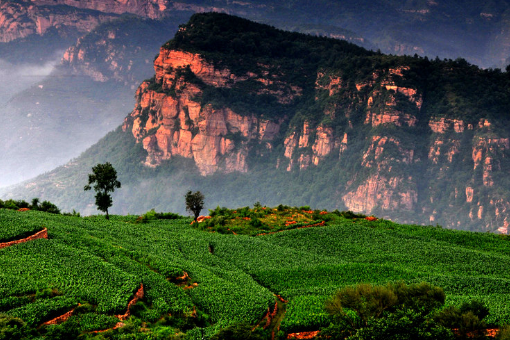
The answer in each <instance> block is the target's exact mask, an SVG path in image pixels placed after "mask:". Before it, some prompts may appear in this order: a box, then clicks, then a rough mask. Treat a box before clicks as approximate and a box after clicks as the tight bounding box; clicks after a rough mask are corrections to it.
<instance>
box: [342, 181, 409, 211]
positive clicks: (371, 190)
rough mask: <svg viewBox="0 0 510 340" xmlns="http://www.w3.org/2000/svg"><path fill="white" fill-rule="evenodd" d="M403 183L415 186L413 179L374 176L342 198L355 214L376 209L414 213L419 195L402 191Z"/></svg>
mask: <svg viewBox="0 0 510 340" xmlns="http://www.w3.org/2000/svg"><path fill="white" fill-rule="evenodd" d="M403 182H410V183H411V184H414V183H412V179H407V180H405V179H404V178H402V177H389V178H388V177H385V176H381V175H378V174H377V175H373V176H371V177H369V178H368V179H367V180H365V181H364V182H363V183H362V184H361V185H359V186H358V187H357V188H356V190H355V191H349V192H347V194H345V195H344V196H343V197H342V198H343V201H344V203H345V205H346V206H347V208H348V209H349V210H352V211H355V212H364V211H372V209H374V208H376V207H378V208H381V209H383V210H396V209H399V210H407V211H412V210H413V209H414V208H415V206H416V202H417V199H418V194H417V192H416V190H414V189H407V190H402V189H401V186H402V184H403Z"/></svg>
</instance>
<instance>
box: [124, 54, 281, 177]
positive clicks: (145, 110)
mask: <svg viewBox="0 0 510 340" xmlns="http://www.w3.org/2000/svg"><path fill="white" fill-rule="evenodd" d="M154 68H155V71H156V76H155V83H154V84H152V86H154V85H156V86H157V87H159V88H160V90H154V89H151V88H150V86H151V84H149V82H144V83H143V84H142V85H141V86H140V87H139V89H138V91H137V105H136V107H135V110H134V111H133V112H132V113H131V114H130V116H128V117H127V118H126V120H125V122H124V125H123V128H124V130H125V131H126V130H128V129H130V130H131V132H132V133H133V136H134V137H135V138H136V139H137V141H139V142H142V143H143V147H144V149H145V150H146V151H147V154H148V155H147V158H146V160H145V165H147V166H150V167H156V166H158V165H160V164H161V162H162V161H164V160H168V159H170V158H172V157H173V156H181V157H185V158H191V159H193V160H194V161H195V164H196V165H197V167H198V169H199V171H200V173H201V174H202V175H210V174H212V173H214V172H216V171H223V172H227V173H228V172H233V171H239V172H246V171H248V166H247V162H246V160H247V155H248V152H249V144H250V143H253V142H256V143H260V144H261V145H263V146H264V147H265V148H267V149H268V150H270V149H271V144H270V143H268V142H270V141H272V140H273V139H274V138H275V136H276V135H278V133H279V129H280V124H281V121H280V122H279V121H272V120H268V119H261V118H259V117H256V116H255V115H240V114H238V113H236V112H234V111H233V110H232V109H230V108H228V107H222V108H213V107H212V106H211V105H203V104H202V103H201V102H200V99H199V97H200V95H201V89H200V87H199V86H197V85H193V84H190V83H187V82H185V81H184V79H183V78H182V77H181V78H179V72H180V71H182V70H188V72H192V73H193V74H194V76H196V77H198V78H199V79H200V80H201V81H202V82H204V83H205V84H208V85H212V86H216V87H228V86H231V85H232V84H234V83H235V82H237V81H242V80H243V79H244V80H246V79H248V77H249V76H246V77H245V78H241V77H236V76H235V75H233V74H232V73H231V72H230V71H229V70H228V69H216V68H215V67H214V66H213V65H212V64H209V63H207V62H206V61H205V60H204V59H203V58H202V57H200V56H199V55H196V54H192V53H187V52H180V51H168V50H165V49H162V50H161V52H160V54H159V56H158V58H157V59H156V60H155V62H154ZM168 90H173V91H175V93H178V95H177V94H175V95H170V94H168V93H165V91H168Z"/></svg>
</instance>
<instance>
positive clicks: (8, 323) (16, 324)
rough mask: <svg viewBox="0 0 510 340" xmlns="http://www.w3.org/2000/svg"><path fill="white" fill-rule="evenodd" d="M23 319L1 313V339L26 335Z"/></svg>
mask: <svg viewBox="0 0 510 340" xmlns="http://www.w3.org/2000/svg"><path fill="white" fill-rule="evenodd" d="M26 335H27V334H26V328H25V323H24V322H23V320H21V319H18V318H15V317H12V316H8V315H5V314H0V340H4V339H5V340H17V339H22V338H24V337H25V336H26Z"/></svg>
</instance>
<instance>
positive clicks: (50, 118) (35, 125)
mask: <svg viewBox="0 0 510 340" xmlns="http://www.w3.org/2000/svg"><path fill="white" fill-rule="evenodd" d="M182 19H183V18H180V20H182ZM177 22H179V21H177V19H176V18H174V17H169V18H166V19H164V20H157V21H156V20H152V19H145V18H139V17H134V16H122V17H120V18H118V19H117V20H115V21H112V22H106V23H104V24H101V25H99V26H98V27H96V28H95V29H93V30H92V31H91V32H89V33H87V34H85V35H84V36H82V37H81V38H79V39H78V40H77V41H75V43H74V44H73V45H72V46H70V47H69V46H68V47H67V50H62V51H61V55H63V58H61V60H60V62H58V61H54V62H53V63H52V64H51V65H52V66H51V68H49V67H47V68H48V69H49V70H48V71H47V72H46V73H45V74H42V75H41V77H33V76H32V75H33V74H34V73H43V72H42V71H38V67H37V66H32V67H30V66H29V65H27V64H23V65H18V64H13V66H12V67H13V68H15V69H20V70H24V69H28V70H30V72H29V73H27V72H26V71H24V73H21V74H20V72H16V71H13V72H12V75H11V77H10V79H9V80H12V83H14V84H19V83H22V82H23V81H26V82H27V84H26V88H19V89H18V90H17V91H10V89H9V88H6V89H5V92H4V93H7V94H8V95H7V96H5V97H4V98H2V99H3V101H5V104H4V105H3V106H2V107H1V108H0V117H2V120H3V122H4V124H3V125H2V126H1V127H0V136H1V137H0V140H1V141H2V143H1V144H0V157H1V158H2V159H3V160H4V161H3V162H2V164H0V170H1V171H2V173H3V174H4V176H3V178H2V179H0V185H2V186H5V185H8V184H13V183H16V182H19V181H22V180H26V179H28V178H31V177H34V176H36V175H38V174H40V173H43V172H45V171H49V170H51V169H53V168H55V167H56V166H58V165H61V164H64V163H65V162H67V161H69V159H71V158H73V157H75V156H76V155H78V154H80V153H81V152H83V151H84V150H85V149H86V148H87V147H89V146H90V145H92V144H93V143H95V142H97V140H99V139H100V138H101V137H103V136H104V135H105V134H106V133H107V132H108V131H111V130H112V129H114V128H115V127H116V126H118V125H119V124H120V123H121V122H122V119H123V118H124V117H125V115H126V113H127V112H129V110H130V109H131V108H132V105H133V103H134V99H133V92H134V90H135V89H136V87H137V86H138V85H139V84H140V82H141V81H143V79H145V78H147V77H149V76H150V75H151V73H152V72H153V70H152V61H153V57H154V54H155V53H157V51H158V50H159V47H160V46H161V44H163V43H164V42H165V41H166V40H167V39H168V36H171V35H173V34H174V33H175V32H176V30H177V28H178V27H177ZM145 36H151V37H152V38H151V39H146V38H144V37H145ZM59 59H60V58H59ZM41 68H42V66H41ZM9 87H12V85H9ZM4 93H2V94H4Z"/></svg>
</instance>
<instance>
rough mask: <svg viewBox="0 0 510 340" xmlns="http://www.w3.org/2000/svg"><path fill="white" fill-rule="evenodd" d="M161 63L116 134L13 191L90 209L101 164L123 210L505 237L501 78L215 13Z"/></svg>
mask: <svg viewBox="0 0 510 340" xmlns="http://www.w3.org/2000/svg"><path fill="white" fill-rule="evenodd" d="M154 67H155V73H156V74H155V77H154V78H152V79H149V80H147V81H145V82H144V83H142V85H141V86H140V87H139V89H138V90H137V94H136V101H137V103H136V104H135V109H134V110H133V111H132V113H131V114H130V115H129V116H128V117H127V118H126V119H125V121H124V124H123V127H122V131H120V130H116V131H115V132H113V133H112V134H110V135H109V136H108V137H107V138H106V139H104V140H103V141H102V142H101V143H100V144H99V145H96V146H95V147H93V148H92V149H90V150H89V151H87V152H86V153H85V154H84V155H82V156H81V157H80V158H78V159H77V160H76V161H74V162H73V163H72V165H70V166H69V167H67V168H64V169H59V170H56V171H54V172H52V173H51V174H49V175H47V176H43V177H41V178H39V179H36V180H35V181H33V183H32V184H30V185H28V186H27V189H21V188H20V187H16V188H14V189H11V190H9V191H10V192H11V194H13V195H16V196H20V195H22V196H23V197H27V196H32V197H35V196H41V198H44V199H49V200H51V201H53V202H55V203H57V204H58V205H62V206H63V207H64V208H65V209H69V210H70V209H73V208H78V209H84V207H85V206H87V205H89V208H90V207H91V204H90V202H91V201H90V199H89V200H87V201H85V200H84V199H85V198H84V196H83V195H82V194H79V192H80V190H81V187H82V186H83V184H81V183H82V182H81V181H83V182H85V177H84V176H85V174H86V172H87V171H88V169H87V168H89V169H90V167H91V166H92V165H93V164H94V162H96V161H97V162H103V161H106V160H109V161H111V162H112V164H114V166H116V167H118V168H119V169H120V171H119V173H120V174H121V182H122V181H124V182H123V184H124V183H125V184H126V186H125V187H126V190H125V191H124V193H121V192H122V191H121V192H119V194H118V195H117V196H116V198H115V200H116V202H118V206H117V209H118V211H124V212H126V211H128V212H140V211H143V210H148V209H150V208H152V207H158V208H160V209H165V208H166V209H172V210H182V209H183V207H182V196H183V192H185V190H187V188H190V187H192V188H198V189H200V190H202V191H203V192H204V193H205V194H206V198H209V204H210V205H212V206H215V205H216V204H220V205H229V206H239V205H244V204H252V203H253V202H255V201H257V200H258V201H260V202H262V203H264V204H268V205H271V204H275V202H276V203H278V202H280V203H287V204H292V205H303V204H309V205H312V206H322V207H325V208H328V209H335V208H339V209H344V208H346V209H350V210H354V211H363V212H365V213H376V214H378V215H380V216H386V217H389V218H392V219H395V220H399V221H405V222H412V223H419V224H430V223H432V224H436V223H439V224H442V225H445V226H448V227H451V228H459V229H469V230H479V231H481V230H491V231H496V230H499V231H501V232H505V233H506V232H507V227H508V225H509V223H510V216H509V214H510V209H509V208H510V192H509V191H508V189H506V188H509V187H510V186H509V184H510V183H508V178H507V177H508V176H506V174H507V173H508V171H509V170H510V163H509V161H508V159H509V152H510V139H509V135H508V129H507V128H506V127H507V126H508V123H509V116H508V108H509V107H510V96H509V94H510V93H509V86H510V79H509V77H508V75H507V74H506V73H501V72H500V71H499V70H481V69H479V68H477V67H475V66H472V65H470V64H469V63H467V62H466V61H465V60H462V59H458V60H455V61H452V60H445V61H441V60H439V59H436V60H429V59H426V58H411V57H396V56H386V55H382V54H380V53H374V52H369V51H366V50H364V49H362V48H359V47H357V46H354V45H352V44H349V43H347V42H345V41H338V40H334V39H328V38H315V37H310V36H305V35H302V34H298V33H289V32H284V31H280V30H276V29H274V28H271V27H269V26H265V25H260V24H256V23H253V22H250V21H247V20H245V19H241V18H237V17H232V16H227V15H224V14H214V13H210V14H201V15H194V16H193V17H192V18H191V19H190V21H189V22H188V24H186V25H184V26H181V28H180V30H179V32H178V33H177V34H176V36H175V37H174V39H172V40H171V41H169V42H168V43H167V44H165V45H164V46H163V47H162V48H161V50H160V53H159V55H158V56H157V58H156V59H155V62H154ZM122 140H124V141H125V142H122V143H121V142H119V141H122ZM110 143H116V144H110ZM111 145H119V146H120V148H118V149H116V151H113V149H114V148H113V147H112V146H111ZM133 148H134V149H136V152H133ZM109 158H114V160H110V159H109ZM141 163H143V165H142V164H141ZM75 171H78V172H79V173H81V175H80V176H82V177H79V176H77V175H76V173H75ZM199 175H201V176H199ZM204 176H205V177H204ZM57 178H58V179H59V186H58V187H55V186H54V184H55V183H56V179H57ZM81 178H83V179H81ZM50 187H51V190H50V189H49V188H50ZM4 192H5V191H4ZM63 197H65V199H64V198H63ZM78 197H80V199H78ZM141 197H143V199H141ZM87 202H89V203H87ZM92 211H93V210H92V209H88V210H87V212H89V213H90V212H92Z"/></svg>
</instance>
